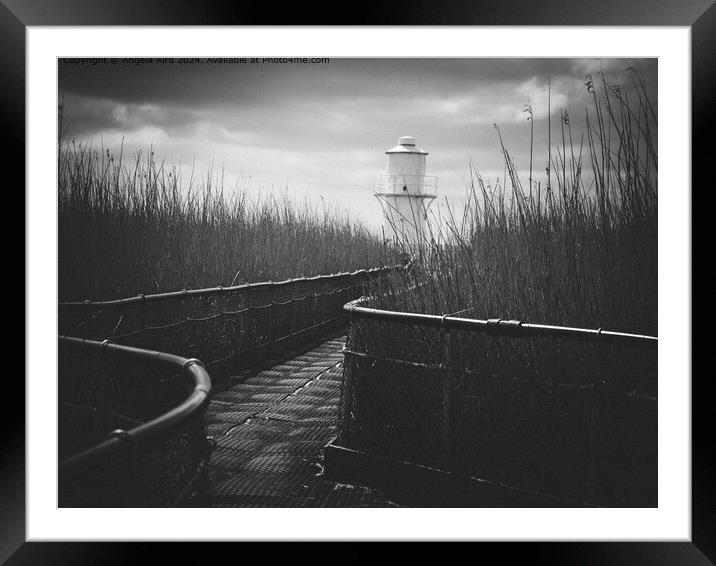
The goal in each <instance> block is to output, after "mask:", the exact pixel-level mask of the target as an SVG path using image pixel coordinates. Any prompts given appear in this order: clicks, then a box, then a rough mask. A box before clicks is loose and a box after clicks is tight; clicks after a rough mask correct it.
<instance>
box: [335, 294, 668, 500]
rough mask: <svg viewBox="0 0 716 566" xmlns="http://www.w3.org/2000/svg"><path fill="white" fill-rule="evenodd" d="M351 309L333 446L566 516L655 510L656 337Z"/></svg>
mask: <svg viewBox="0 0 716 566" xmlns="http://www.w3.org/2000/svg"><path fill="white" fill-rule="evenodd" d="M361 304H362V302H361V301H354V302H353V303H350V304H348V305H346V310H348V311H350V313H351V314H350V316H351V320H350V326H349V333H348V338H347V344H346V350H345V352H344V354H345V366H344V389H343V395H342V399H341V417H340V419H341V439H340V440H341V444H342V445H344V446H346V447H347V448H352V449H356V450H361V451H363V452H368V453H372V454H376V455H380V456H387V457H389V458H393V459H398V460H405V461H409V462H413V463H418V464H425V465H429V466H433V467H437V468H441V469H445V470H449V471H453V472H457V473H458V474H460V475H468V476H472V477H478V478H482V479H485V480H490V481H493V482H498V483H500V484H503V485H507V486H512V487H518V488H525V489H528V490H531V491H535V492H539V493H543V494H547V495H550V496H553V497H557V498H559V499H560V500H562V501H564V503H565V505H573V504H588V505H599V506H612V507H631V506H635V507H645V506H656V505H657V368H658V360H657V339H656V338H653V337H648V336H636V335H628V334H621V333H616V332H606V331H602V330H586V329H573V328H563V327H555V326H545V325H534V324H526V323H520V322H518V321H505V320H486V321H480V320H469V319H461V318H455V317H440V316H431V315H420V314H409V313H395V312H389V311H381V310H377V309H370V308H365V307H361V306H360V305H361Z"/></svg>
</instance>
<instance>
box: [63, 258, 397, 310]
mask: <svg viewBox="0 0 716 566" xmlns="http://www.w3.org/2000/svg"><path fill="white" fill-rule="evenodd" d="M386 269H394V268H391V267H372V268H370V269H357V270H355V271H345V272H341V273H331V274H327V275H316V276H313V277H296V278H294V279H285V280H283V281H262V282H259V283H243V284H241V285H234V286H233V287H207V288H204V289H188V290H187V289H183V290H181V291H171V292H168V293H156V294H152V295H137V296H135V297H127V298H124V299H112V300H109V301H89V300H87V301H67V302H61V303H58V306H59V308H68V307H73V308H74V307H108V306H117V305H127V304H133V303H141V302H153V301H162V300H167V299H175V298H179V297H185V296H196V295H205V296H211V295H218V294H221V293H230V292H236V291H244V290H249V289H259V288H261V287H269V288H276V287H282V286H285V285H290V284H292V283H300V282H315V281H321V280H324V279H325V280H329V279H338V278H343V277H355V276H356V275H360V274H363V273H365V274H366V275H371V274H373V273H376V272H380V271H384V270H386Z"/></svg>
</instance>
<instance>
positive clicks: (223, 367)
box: [58, 269, 385, 507]
mask: <svg viewBox="0 0 716 566" xmlns="http://www.w3.org/2000/svg"><path fill="white" fill-rule="evenodd" d="M384 274H385V270H383V269H373V270H368V271H358V272H354V273H348V274H338V275H332V276H319V277H314V278H302V279H294V280H288V281H282V282H278V283H259V284H253V285H243V286H238V287H232V288H226V289H222V288H216V289H205V290H200V291H184V292H179V293H166V294H163V295H154V296H147V297H141V296H140V297H137V298H132V299H125V300H119V301H108V302H97V303H90V302H86V303H61V304H60V305H59V334H60V335H67V336H73V337H76V338H84V339H89V340H94V341H104V340H107V341H109V342H111V343H112V344H117V345H121V346H129V347H135V348H141V349H145V350H152V351H156V352H163V353H169V354H175V355H177V356H182V357H184V358H197V359H199V360H201V361H202V362H203V363H204V365H205V366H206V367H207V369H208V371H209V373H210V375H211V379H212V383H214V384H218V385H221V384H222V382H226V381H227V380H226V378H227V377H228V376H230V375H232V374H235V373H236V371H237V370H240V369H243V368H246V367H247V366H248V365H250V364H252V363H253V362H254V361H255V360H256V359H259V358H260V359H266V358H268V357H271V356H277V355H280V354H282V353H284V352H287V351H289V350H291V349H293V348H295V347H296V346H298V345H301V344H304V343H307V342H310V341H312V340H315V339H317V338H320V337H322V336H325V335H327V334H328V333H330V332H332V331H334V330H337V329H338V328H340V327H341V326H343V325H344V324H345V316H344V313H343V310H342V307H343V305H344V304H345V303H346V302H348V301H350V300H353V299H355V298H357V297H360V296H361V295H362V294H364V293H365V291H366V288H367V286H368V285H370V284H371V281H373V280H375V279H376V278H380V277H382V276H383V275H384ZM105 350H106V349H104V350H103V349H102V348H101V347H97V348H87V347H79V346H77V344H75V343H72V342H71V341H70V342H67V341H63V340H60V347H59V364H58V370H59V373H58V378H59V380H58V391H59V427H58V429H59V430H58V432H59V446H58V448H59V460H60V462H62V461H63V460H65V459H66V458H69V457H72V456H73V455H76V454H78V453H79V452H81V451H83V450H86V449H89V448H92V447H93V446H97V445H98V444H99V443H101V442H103V441H105V440H107V438H108V435H110V433H111V432H112V431H114V430H116V429H123V430H131V429H133V428H134V427H137V426H139V425H141V424H143V423H146V422H147V421H149V420H151V419H153V418H156V417H158V416H159V415H161V414H164V413H166V412H167V411H169V410H171V409H172V408H174V407H176V406H177V405H179V404H180V403H181V402H182V401H183V400H184V399H186V397H187V395H188V391H187V389H186V380H185V378H184V377H183V376H182V375H181V372H180V371H178V370H177V368H176V367H173V368H172V367H166V365H162V364H157V363H154V361H153V360H150V359H147V358H146V357H141V356H139V357H136V356H121V357H117V356H112V355H108V354H107V352H106V351H105ZM204 413H205V411H204V410H202V411H197V412H196V414H195V415H193V416H192V418H190V419H186V420H184V421H182V423H181V424H180V425H179V426H174V427H172V429H171V430H169V431H166V433H165V434H164V435H163V436H162V437H161V439H160V440H156V441H153V442H151V443H148V444H146V445H142V446H141V447H136V446H135V447H131V449H122V450H118V451H114V452H112V451H110V452H106V453H104V455H103V457H102V458H94V459H90V461H89V463H88V464H86V465H83V466H73V467H72V473H67V472H62V471H61V473H60V486H59V488H60V506H82V507H85V506H87V507H92V506H103V507H112V506H129V507H143V506H168V505H189V504H192V502H196V501H197V496H200V495H201V489H202V485H203V480H204V479H205V475H206V466H207V457H208V454H207V442H206V426H205V422H204ZM61 468H62V467H61Z"/></svg>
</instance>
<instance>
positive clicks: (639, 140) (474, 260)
mask: <svg viewBox="0 0 716 566" xmlns="http://www.w3.org/2000/svg"><path fill="white" fill-rule="evenodd" d="M626 73H627V74H626V78H627V79H628V81H629V82H630V84H631V88H630V89H626V88H621V87H620V86H619V85H616V84H612V83H610V82H608V81H607V79H606V78H605V77H604V75H603V74H602V75H601V77H600V79H599V80H595V79H594V78H593V77H591V76H588V77H587V82H586V85H585V86H586V88H587V93H588V95H589V96H590V98H591V99H592V102H591V106H590V107H589V108H587V109H586V110H585V119H586V131H585V132H584V133H577V132H573V131H572V125H571V124H570V121H569V116H568V114H567V113H566V111H564V110H562V112H561V113H560V117H561V120H560V126H559V129H557V130H556V134H557V135H556V136H553V137H556V138H557V140H558V141H557V143H556V144H555V145H554V147H552V148H551V150H550V151H549V152H548V155H549V156H551V163H548V164H547V169H548V170H549V172H550V175H549V179H551V180H552V184H550V182H548V183H547V184H546V185H543V184H542V182H539V181H536V180H533V179H532V174H531V169H532V160H533V156H532V155H531V154H530V179H529V180H526V183H525V182H524V180H523V179H521V178H520V176H519V174H518V171H517V166H516V164H515V161H514V159H513V157H512V155H511V154H510V152H509V150H508V148H507V146H506V144H505V142H504V140H503V138H502V135H501V132H500V130H499V127H498V126H497V125H495V129H496V130H497V139H498V143H499V145H500V148H501V150H502V153H503V157H504V163H505V170H506V179H505V180H503V182H502V183H497V184H494V185H491V184H490V183H489V182H488V181H487V180H486V179H485V178H484V177H483V176H482V175H481V174H480V172H479V170H478V168H477V167H476V166H475V164H474V163H472V162H471V163H470V180H469V182H468V186H467V205H466V208H465V210H464V212H463V213H462V214H457V213H456V212H455V211H454V209H453V208H451V207H450V206H447V205H446V206H444V207H443V211H444V212H443V213H441V216H442V218H441V219H440V221H434V222H433V223H432V226H433V232H432V233H431V234H430V238H429V239H427V240H425V241H423V243H422V245H421V246H419V248H416V249H411V250H408V251H409V252H410V253H411V254H412V255H413V256H414V257H415V260H414V261H413V265H412V269H411V270H410V275H396V276H395V280H394V281H393V284H392V289H393V292H392V293H391V294H388V295H385V296H382V297H376V299H375V304H377V305H379V306H382V307H384V308H389V309H396V310H405V311H413V312H415V311H418V312H427V313H431V314H449V313H459V314H460V315H461V316H472V317H475V318H505V319H508V318H514V319H518V320H523V321H527V322H540V323H550V324H557V325H571V326H583V327H592V328H597V327H603V328H605V329H610V330H618V331H625V332H637V333H645V334H653V335H656V333H657V256H658V248H657V235H658V225H657V171H658V170H657V143H656V134H657V116H656V111H655V109H654V106H653V104H652V101H651V99H650V97H649V93H648V91H647V88H646V85H645V82H644V81H643V80H642V78H641V77H640V76H639V74H638V73H637V72H636V71H634V70H633V69H628V70H627V71H626ZM529 117H531V109H530V112H529ZM528 119H529V118H528ZM530 127H531V130H530V135H531V136H532V135H533V134H532V132H533V130H532V128H533V124H530ZM552 134H554V132H552ZM530 145H531V144H530ZM548 159H549V157H548ZM418 257H419V259H418ZM406 277H407V278H408V280H405V278H406ZM407 287H411V288H412V290H411V291H410V292H406V291H405V289H406V288H407Z"/></svg>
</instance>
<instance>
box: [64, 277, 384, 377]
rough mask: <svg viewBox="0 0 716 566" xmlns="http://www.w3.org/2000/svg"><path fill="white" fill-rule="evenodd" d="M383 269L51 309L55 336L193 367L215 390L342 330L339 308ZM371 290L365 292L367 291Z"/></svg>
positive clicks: (365, 287) (373, 283)
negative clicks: (263, 362)
mask: <svg viewBox="0 0 716 566" xmlns="http://www.w3.org/2000/svg"><path fill="white" fill-rule="evenodd" d="M388 271H389V269H384V268H375V269H369V270H359V271H355V272H352V273H339V274H335V275H321V276H317V277H310V278H309V277H303V278H298V279H289V280H287V281H281V282H266V283H254V284H247V285H239V286H235V287H226V288H222V287H216V288H211V289H199V290H188V291H187V290H183V291H178V292H173V293H163V294H159V295H146V296H143V295H139V296H137V297H132V298H128V299H120V300H115V301H103V302H89V301H86V302H72V303H60V305H59V329H60V334H64V335H70V336H76V337H81V338H89V339H93V340H100V341H101V340H110V341H111V342H113V343H117V344H124V345H128V346H134V347H138V348H149V349H153V350H158V351H161V352H168V353H172V354H177V355H181V356H187V357H192V358H198V359H200V360H201V361H202V362H203V363H204V364H205V365H206V367H207V368H209V369H210V371H211V376H212V380H213V381H214V382H215V384H220V383H221V382H222V381H223V379H224V378H225V377H227V376H228V375H230V374H231V373H232V372H233V371H235V370H236V368H237V367H239V366H241V367H246V366H247V365H250V364H251V363H253V361H254V360H256V359H266V358H270V357H272V356H278V355H280V354H282V353H285V352H288V351H290V350H292V349H293V348H295V347H297V346H299V345H301V344H303V343H307V342H310V341H312V340H315V339H318V338H320V337H322V336H325V335H326V334H328V333H330V332H331V331H332V330H338V329H340V328H341V327H342V326H344V325H345V323H346V316H345V313H344V312H343V309H342V307H343V305H344V304H345V303H346V302H348V301H351V300H353V299H356V298H357V297H360V296H361V295H362V294H363V293H364V292H366V290H367V289H368V287H369V286H375V283H376V281H379V280H380V279H381V278H382V277H383V276H384V275H385V274H386V273H387V272H388ZM371 288H372V287H371Z"/></svg>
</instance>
